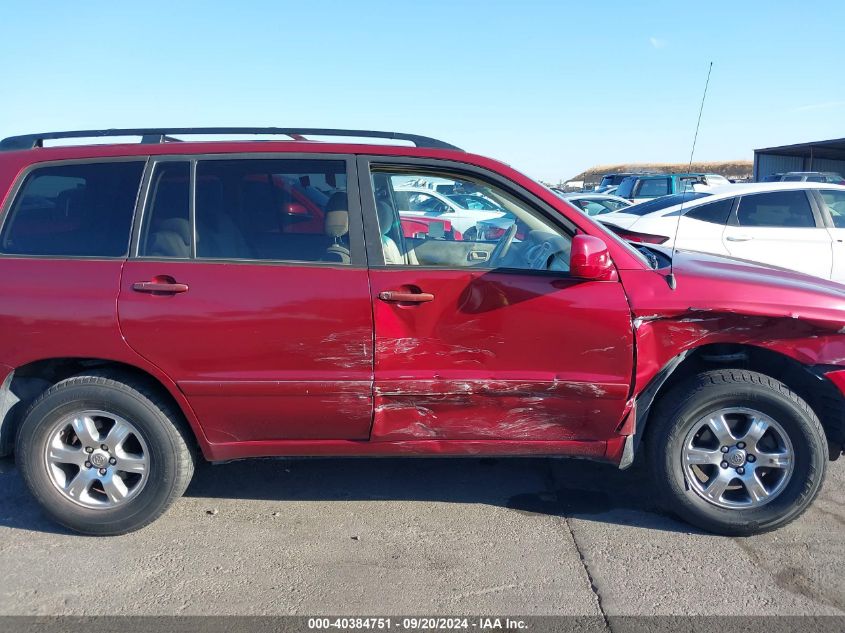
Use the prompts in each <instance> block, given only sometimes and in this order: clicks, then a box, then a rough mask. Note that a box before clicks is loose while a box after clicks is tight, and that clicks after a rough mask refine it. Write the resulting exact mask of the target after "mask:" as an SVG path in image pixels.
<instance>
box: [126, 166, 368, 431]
mask: <svg viewBox="0 0 845 633" xmlns="http://www.w3.org/2000/svg"><path fill="white" fill-rule="evenodd" d="M352 173H354V163H352V161H349V160H346V159H344V158H343V157H334V158H315V157H281V158H279V157H274V158H266V159H264V158H262V159H255V158H244V159H232V158H231V156H230V157H225V158H217V159H202V158H200V159H197V160H173V159H166V160H158V161H156V162H155V163H154V165H153V168H152V171H151V175H150V176H149V177H148V185H147V189H146V191H147V193H146V200H147V203H146V209H145V212H144V214H143V223H142V224H141V225H140V227H139V228H138V229H137V231H136V232H137V234H138V238H137V239H136V242H137V244H136V246H135V252H134V256H133V257H131V258H130V259H129V261H127V263H126V266H125V268H124V271H123V276H122V281H121V291H120V297H119V316H120V324H121V328H122V330H123V333H124V336H125V337H126V340H127V342H128V343H129V345H131V346H132V347H133V348H135V349H136V350H137V351H138V352H139V353H140V354H142V355H143V356H145V357H146V358H147V359H149V360H150V361H151V362H153V363H155V364H156V365H158V366H159V367H160V368H161V369H162V370H163V371H165V372H166V373H167V374H168V375H169V376H170V377H171V378H172V379H173V380H174V381H175V382H176V383H177V384H178V385H179V388H180V389H182V391H184V393H185V394H186V396H187V397H188V400H189V401H190V404H191V406H192V407H193V408H194V410H195V412H196V415H197V417H198V418H199V420H200V423H201V425H202V427H203V429H204V431H205V433H206V435H207V437H208V440H209V441H210V442H212V443H229V442H248V441H273V440H288V439H341V438H342V439H366V438H367V437H368V435H369V430H370V423H371V416H372V372H373V358H372V330H373V323H372V309H371V306H370V294H369V282H368V279H367V271H366V267H365V265H364V262H365V255H364V252H363V247H362V228H361V219H360V204H359V196H358V192H357V179H356V178H354V177H352ZM303 196H305V197H307V198H308V200H309V201H310V203H311V211H312V212H311V213H307V214H303V213H302V212H301V211H302V209H301V206H302V205H300V206H296V200H297V199H298V198H301V197H303ZM318 216H319V217H320V218H321V220H320V222H319V223H315V221H314V219H315V217H318ZM303 217H305V220H303ZM317 224H319V226H317ZM312 225H313V226H312ZM303 227H305V228H308V227H311V228H308V230H305V228H303Z"/></svg>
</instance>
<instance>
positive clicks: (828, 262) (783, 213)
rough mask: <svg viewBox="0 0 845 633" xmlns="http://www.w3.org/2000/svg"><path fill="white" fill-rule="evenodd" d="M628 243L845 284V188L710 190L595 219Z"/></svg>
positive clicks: (806, 185) (779, 185)
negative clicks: (746, 262)
mask: <svg viewBox="0 0 845 633" xmlns="http://www.w3.org/2000/svg"><path fill="white" fill-rule="evenodd" d="M599 219H600V220H601V221H602V222H603V223H604V224H605V225H606V226H608V227H609V228H611V229H612V230H614V231H615V232H616V233H617V234H619V235H620V236H622V237H623V238H625V239H627V240H630V241H632V242H639V243H647V244H660V245H663V246H665V247H669V248H671V247H674V248H680V249H688V250H694V251H700V252H705V253H714V254H717V255H729V256H731V257H736V258H740V259H746V260H751V261H755V262H760V263H763V264H768V265H771V266H778V267H781V268H788V269H791V270H796V271H799V272H803V273H807V274H810V275H815V276H817V277H823V278H825V279H832V280H834V281H837V282H841V283H845V243H843V242H845V186H841V185H833V184H826V183H825V184H823V183H815V182H773V183H756V184H745V185H729V186H726V187H715V188H713V189H711V190H710V191H706V192H705V191H697V192H687V193H684V194H675V195H672V196H665V197H663V198H658V199H656V200H653V201H651V202H646V203H643V204H638V205H634V206H631V207H628V208H626V209H622V210H620V211H616V212H613V213H608V214H605V215H602V216H600V218H599Z"/></svg>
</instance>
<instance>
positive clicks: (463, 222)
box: [371, 168, 571, 272]
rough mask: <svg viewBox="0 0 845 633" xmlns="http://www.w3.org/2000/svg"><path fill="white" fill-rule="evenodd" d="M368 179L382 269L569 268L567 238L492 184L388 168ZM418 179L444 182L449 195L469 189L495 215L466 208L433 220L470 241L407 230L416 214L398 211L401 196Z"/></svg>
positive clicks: (525, 204)
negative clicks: (492, 207) (453, 216)
mask: <svg viewBox="0 0 845 633" xmlns="http://www.w3.org/2000/svg"><path fill="white" fill-rule="evenodd" d="M371 176H372V186H373V194H374V201H373V202H374V204H375V209H376V213H377V216H378V226H379V236H378V240H379V242H380V245H381V251H382V255H383V258H384V263H385V265H387V266H436V267H446V268H479V269H492V268H506V269H518V270H532V271H550V270H551V271H561V272H567V271H568V270H569V252H570V246H571V236H570V235H569V234H568V233H567V232H566V231H565V230H564V229H562V228H561V227H559V226H557V225H556V224H555V223H554V222H553V221H551V220H550V219H548V218H545V217H544V216H543V215H542V214H541V213H540V212H539V211H537V210H536V209H534V208H532V207H531V206H530V205H529V204H527V203H526V202H524V201H523V200H520V199H519V198H517V197H516V196H514V195H513V194H511V193H509V192H507V191H505V190H503V189H501V188H499V187H497V186H495V185H492V184H489V183H486V182H484V181H481V180H476V179H474V178H469V177H465V176H463V175H455V174H448V173H427V174H421V173H417V172H413V171H404V170H391V169H389V168H376V169H375V170H374V171H373V172H372V174H371ZM424 178H435V179H437V180H438V181H441V182H447V183H448V184H447V185H444V186H446V187H448V188H449V189H450V190H452V191H458V190H464V191H466V190H472V191H474V192H476V194H477V195H481V196H483V197H484V198H485V199H487V200H489V201H490V202H492V203H493V204H494V205H495V206H496V208H498V209H499V211H489V210H481V209H477V210H473V209H466V210H464V211H463V212H462V213H461V215H460V218H459V219H454V220H453V219H450V217H449V215H448V214H446V215H443V216H440V217H439V218H438V221H439V222H441V223H448V225H446V226H443V227H442V229H440V230H439V232H441V233H442V232H443V231H446V232H449V231H457V232H459V233H461V234H463V235H465V236H466V235H468V234H471V235H472V236H473V237H472V238H471V239H470V238H464V239H452V240H444V239H438V238H436V237H432V236H430V235H425V234H418V233H415V232H413V231H410V230H409V226H411V225H413V224H414V223H415V222H417V221H418V219H419V216H418V215H411V214H408V213H407V212H405V213H403V210H404V209H403V206H404V205H402V204H401V202H400V200H401V198H402V196H401V193H402V192H403V190H406V189H407V183H408V182H414V181H418V180H422V179H424ZM457 222H459V224H455V223H457Z"/></svg>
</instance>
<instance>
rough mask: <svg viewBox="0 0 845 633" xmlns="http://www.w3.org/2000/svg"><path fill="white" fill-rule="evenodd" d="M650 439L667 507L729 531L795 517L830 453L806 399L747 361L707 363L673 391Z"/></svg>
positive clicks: (758, 528) (768, 526)
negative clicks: (729, 366) (729, 365)
mask: <svg viewBox="0 0 845 633" xmlns="http://www.w3.org/2000/svg"><path fill="white" fill-rule="evenodd" d="M647 445H648V446H647V448H648V450H649V454H650V459H649V461H650V464H651V468H652V472H653V475H654V478H655V483H656V485H657V486H658V488H659V489H660V490H661V492H662V493H663V497H664V498H665V500H666V502H667V505H668V506H669V508H670V509H672V510H673V511H674V512H675V513H677V514H678V515H679V516H680V517H681V518H683V519H685V520H688V521H689V522H690V523H693V524H694V525H697V526H699V527H702V528H704V529H706V530H709V531H712V532H717V533H720V534H730V535H748V534H755V533H760V532H765V531H768V530H774V529H777V528H779V527H781V526H783V525H785V524H787V523H789V522H790V521H793V520H794V519H796V518H797V517H798V516H799V515H800V514H801V513H802V512H804V510H806V509H807V507H808V506H809V505H810V503H811V502H812V500H813V499H814V498H815V496H816V494H817V493H818V491H819V489H820V488H821V485H822V481H823V479H824V472H825V465H826V461H827V448H826V446H827V445H826V440H825V436H824V431H823V429H822V427H821V424H820V422H819V420H818V418H817V417H816V415H815V413H813V411H812V410H811V409H810V407H809V406H808V405H807V403H806V402H804V401H803V400H802V399H801V398H800V397H799V396H798V395H797V394H795V393H794V392H792V391H791V390H790V389H788V388H787V387H786V386H785V385H784V384H783V383H780V382H778V381H777V380H775V379H773V378H770V377H769V376H765V375H763V374H759V373H756V372H751V371H745V370H719V371H710V372H706V373H702V374H699V375H697V376H694V377H693V378H691V379H689V380H688V381H686V382H684V383H682V384H680V385H678V386H677V387H675V388H674V389H673V390H672V391H670V392H669V393H667V394H666V395H665V396H664V397H663V398H662V399H661V400H660V401H659V402H658V403H657V405H656V408H655V410H654V412H653V415H652V420H651V422H650V424H649V429H648V440H647Z"/></svg>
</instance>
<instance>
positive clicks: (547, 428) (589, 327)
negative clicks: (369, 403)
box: [371, 270, 633, 441]
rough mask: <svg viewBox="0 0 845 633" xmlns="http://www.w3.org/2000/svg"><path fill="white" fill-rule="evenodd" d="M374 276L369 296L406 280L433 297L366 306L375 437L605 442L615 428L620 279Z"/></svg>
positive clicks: (628, 358)
mask: <svg viewBox="0 0 845 633" xmlns="http://www.w3.org/2000/svg"><path fill="white" fill-rule="evenodd" d="M371 283H372V287H373V293H374V294H375V295H376V296H377V295H378V293H379V292H381V291H383V290H391V289H397V288H400V287H403V286H407V285H416V286H419V287H423V288H425V289H426V291H427V292H432V293H433V294H434V295H435V300H434V301H432V302H430V303H426V304H418V305H415V306H405V305H401V304H399V305H397V304H387V303H384V302H381V301H378V300H375V302H374V314H375V323H376V352H375V392H374V402H375V412H374V423H373V432H372V436H371V438H372V439H373V440H375V441H394V440H407V439H414V438H418V439H452V440H469V439H502V440H505V439H511V440H551V441H560V440H599V441H604V440H606V439H607V438H608V436H609V435H612V434H613V432H614V429H615V428H616V427H617V426H618V424H619V421H620V419H621V418H622V416H623V414H624V408H625V403H626V399H627V396H628V393H629V389H630V380H631V376H632V372H633V346H632V345H633V335H632V328H631V321H630V311H629V308H628V304H627V301H626V299H625V296H624V293H623V291H622V287H621V284H619V283H618V282H577V281H574V280H568V279H561V278H559V277H555V276H551V275H530V274H512V273H504V272H480V271H440V270H438V271H432V270H415V271H413V272H409V271H407V270H373V271H371Z"/></svg>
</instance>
